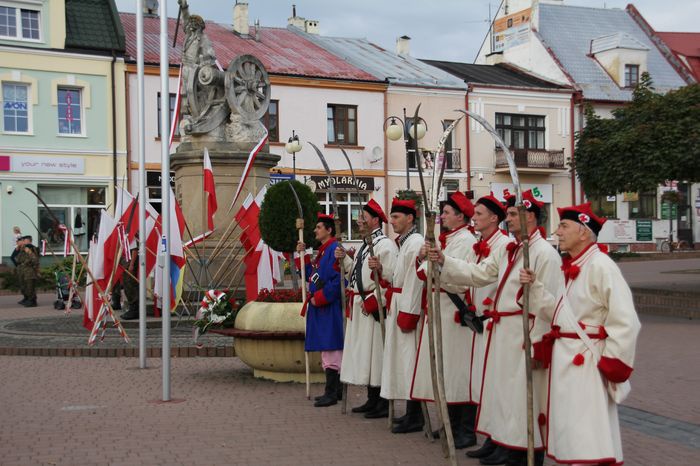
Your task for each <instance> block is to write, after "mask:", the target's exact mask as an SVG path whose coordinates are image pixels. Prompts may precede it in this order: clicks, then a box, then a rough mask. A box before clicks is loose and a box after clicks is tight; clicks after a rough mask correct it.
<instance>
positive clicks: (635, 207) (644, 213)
mask: <svg viewBox="0 0 700 466" xmlns="http://www.w3.org/2000/svg"><path fill="white" fill-rule="evenodd" d="M629 209H630V211H629V218H656V191H647V192H641V193H639V196H638V200H636V201H630V202H629Z"/></svg>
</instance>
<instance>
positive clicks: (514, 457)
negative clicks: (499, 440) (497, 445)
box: [506, 450, 527, 466]
mask: <svg viewBox="0 0 700 466" xmlns="http://www.w3.org/2000/svg"><path fill="white" fill-rule="evenodd" d="M506 466H527V450H525V451H523V450H508V461H506Z"/></svg>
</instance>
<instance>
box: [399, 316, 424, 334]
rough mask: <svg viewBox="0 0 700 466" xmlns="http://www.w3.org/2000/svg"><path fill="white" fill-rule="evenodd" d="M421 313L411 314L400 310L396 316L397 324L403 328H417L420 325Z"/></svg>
mask: <svg viewBox="0 0 700 466" xmlns="http://www.w3.org/2000/svg"><path fill="white" fill-rule="evenodd" d="M419 318H420V316H419V315H416V314H409V313H408V312H403V311H399V315H398V317H397V318H396V324H397V325H398V326H399V328H400V329H401V330H407V331H408V330H415V329H416V327H417V326H418V319H419Z"/></svg>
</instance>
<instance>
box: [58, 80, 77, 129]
mask: <svg viewBox="0 0 700 466" xmlns="http://www.w3.org/2000/svg"><path fill="white" fill-rule="evenodd" d="M82 121H83V119H82V89H77V88H71V87H59V88H58V133H59V134H78V135H80V134H83V125H82Z"/></svg>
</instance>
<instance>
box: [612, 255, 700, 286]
mask: <svg viewBox="0 0 700 466" xmlns="http://www.w3.org/2000/svg"><path fill="white" fill-rule="evenodd" d="M618 265H619V266H620V269H621V270H622V274H623V275H624V276H625V279H626V280H627V283H629V285H630V286H631V287H638V288H651V289H662V290H673V291H688V292H696V293H697V292H699V291H700V289H699V288H698V284H699V283H700V274H699V273H698V272H700V259H695V258H691V259H676V260H659V261H638V262H620V263H619V264H618Z"/></svg>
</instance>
